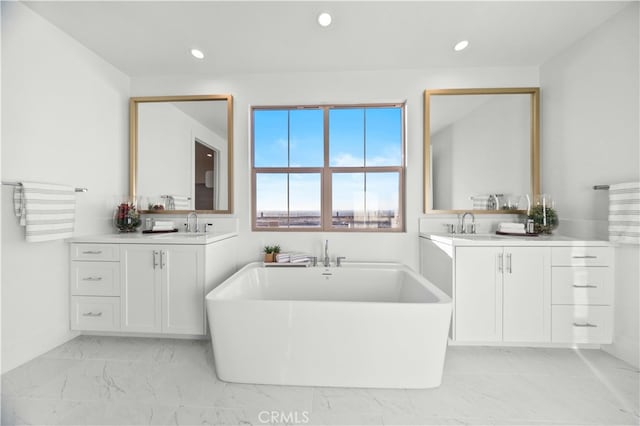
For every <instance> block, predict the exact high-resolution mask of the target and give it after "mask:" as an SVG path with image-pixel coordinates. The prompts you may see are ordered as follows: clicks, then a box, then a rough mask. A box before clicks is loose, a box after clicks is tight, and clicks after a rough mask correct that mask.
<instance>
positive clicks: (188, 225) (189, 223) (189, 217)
mask: <svg viewBox="0 0 640 426" xmlns="http://www.w3.org/2000/svg"><path fill="white" fill-rule="evenodd" d="M192 215H193V216H194V217H195V218H196V226H195V227H194V228H191V216H192ZM187 232H198V213H196V212H191V213H189V214H188V215H187Z"/></svg>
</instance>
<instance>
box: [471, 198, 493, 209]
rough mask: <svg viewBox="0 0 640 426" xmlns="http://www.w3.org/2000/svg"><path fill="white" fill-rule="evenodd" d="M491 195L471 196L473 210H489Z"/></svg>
mask: <svg viewBox="0 0 640 426" xmlns="http://www.w3.org/2000/svg"><path fill="white" fill-rule="evenodd" d="M490 200H491V195H473V196H471V202H472V203H471V208H472V209H473V210H489V204H490Z"/></svg>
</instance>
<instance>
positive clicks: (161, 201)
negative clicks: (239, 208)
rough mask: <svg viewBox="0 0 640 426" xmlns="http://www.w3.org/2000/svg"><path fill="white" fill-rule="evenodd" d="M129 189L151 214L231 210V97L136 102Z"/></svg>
mask: <svg viewBox="0 0 640 426" xmlns="http://www.w3.org/2000/svg"><path fill="white" fill-rule="evenodd" d="M131 102H132V105H131V110H132V132H131V133H132V135H131V145H132V149H131V154H132V158H135V159H136V161H132V171H131V176H132V179H131V185H130V186H131V187H130V191H131V193H132V194H133V195H134V196H137V197H138V199H139V200H140V202H141V206H142V207H143V208H144V209H146V210H147V211H149V212H153V213H164V212H175V211H180V210H196V211H200V212H207V213H230V212H231V183H232V182H231V164H232V163H231V161H232V138H231V129H232V124H231V123H232V117H231V113H232V107H231V102H232V100H231V96H228V95H208V96H184V97H151V98H132V100H131Z"/></svg>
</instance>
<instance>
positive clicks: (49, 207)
mask: <svg viewBox="0 0 640 426" xmlns="http://www.w3.org/2000/svg"><path fill="white" fill-rule="evenodd" d="M13 201H14V210H15V213H16V216H18V217H19V218H20V225H22V226H25V238H26V240H27V241H28V242H38V241H51V240H57V239H64V238H70V237H71V236H73V227H74V222H75V208H76V193H75V190H74V188H72V187H70V186H65V185H53V184H46V183H34V182H23V183H22V184H21V185H18V186H17V187H16V189H15V191H14V196H13Z"/></svg>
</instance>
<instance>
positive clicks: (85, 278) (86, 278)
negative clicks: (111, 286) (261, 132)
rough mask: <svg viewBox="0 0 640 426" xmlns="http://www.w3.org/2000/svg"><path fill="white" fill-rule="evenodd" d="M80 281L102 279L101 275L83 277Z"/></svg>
mask: <svg viewBox="0 0 640 426" xmlns="http://www.w3.org/2000/svg"><path fill="white" fill-rule="evenodd" d="M82 281H102V277H84V278H83V279H82Z"/></svg>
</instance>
